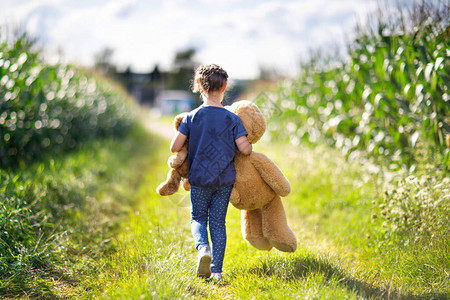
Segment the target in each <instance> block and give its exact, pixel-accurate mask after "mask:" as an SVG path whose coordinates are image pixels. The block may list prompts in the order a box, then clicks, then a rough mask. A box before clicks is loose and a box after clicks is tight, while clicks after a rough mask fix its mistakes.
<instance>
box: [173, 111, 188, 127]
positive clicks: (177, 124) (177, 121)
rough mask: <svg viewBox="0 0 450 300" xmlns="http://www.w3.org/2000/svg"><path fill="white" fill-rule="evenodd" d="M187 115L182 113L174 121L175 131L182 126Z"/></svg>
mask: <svg viewBox="0 0 450 300" xmlns="http://www.w3.org/2000/svg"><path fill="white" fill-rule="evenodd" d="M186 115H187V113H181V114H179V115H176V116H175V118H174V119H173V128H175V130H178V126H180V123H181V121H183V118H184V117H185V116H186Z"/></svg>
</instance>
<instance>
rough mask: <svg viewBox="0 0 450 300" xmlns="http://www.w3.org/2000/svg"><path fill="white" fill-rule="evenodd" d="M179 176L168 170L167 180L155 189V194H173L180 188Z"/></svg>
mask: <svg viewBox="0 0 450 300" xmlns="http://www.w3.org/2000/svg"><path fill="white" fill-rule="evenodd" d="M180 181H181V176H180V174H179V173H178V172H177V170H175V169H170V171H169V174H167V179H166V181H164V182H163V183H161V184H160V185H158V187H157V188H156V192H157V193H158V194H160V195H161V196H169V195H173V194H175V193H176V192H177V191H178V189H179V188H180Z"/></svg>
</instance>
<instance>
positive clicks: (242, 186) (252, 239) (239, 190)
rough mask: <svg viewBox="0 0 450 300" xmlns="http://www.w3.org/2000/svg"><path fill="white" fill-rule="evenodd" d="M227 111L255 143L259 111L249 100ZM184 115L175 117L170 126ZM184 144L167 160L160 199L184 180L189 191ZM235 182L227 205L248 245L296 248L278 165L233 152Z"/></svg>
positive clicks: (285, 186)
mask: <svg viewBox="0 0 450 300" xmlns="http://www.w3.org/2000/svg"><path fill="white" fill-rule="evenodd" d="M227 109H229V110H230V111H232V112H234V113H235V114H236V115H238V116H239V117H240V119H241V120H242V123H243V124H244V127H245V129H246V130H247V132H248V136H247V139H248V141H249V142H250V143H252V144H254V143H256V142H257V141H258V140H259V139H260V138H261V137H262V135H263V134H264V132H265V130H266V121H265V119H264V116H263V115H262V113H261V111H260V110H259V108H258V107H257V106H256V105H255V104H253V103H252V102H250V101H239V102H236V103H235V104H233V105H232V106H230V107H227ZM184 116H185V114H180V115H178V116H176V117H175V120H174V127H175V129H178V125H179V124H180V122H181V120H182V119H183V117H184ZM187 149H188V147H187V144H185V145H184V146H183V148H182V149H181V150H180V152H178V153H176V154H174V155H172V156H171V157H169V167H170V168H171V170H170V171H169V174H168V176H167V180H166V181H165V182H163V183H161V184H160V185H159V186H158V188H157V192H158V194H160V195H161V196H166V195H172V194H174V193H176V192H177V191H178V189H179V186H180V181H181V180H182V179H183V178H184V182H183V183H184V185H186V186H183V188H184V189H185V190H187V191H188V190H190V185H189V182H188V181H187V178H188V159H187ZM234 165H235V168H236V181H235V183H234V187H233V190H232V192H231V197H230V202H231V204H233V206H235V207H236V208H238V209H240V210H242V213H241V228H242V235H243V237H244V239H246V240H247V241H248V242H249V243H250V244H251V245H252V246H254V247H255V248H257V249H260V250H270V249H272V247H275V248H277V249H278V250H280V251H284V252H293V251H295V250H296V249H297V240H296V238H295V235H294V233H293V232H292V230H291V229H290V228H289V226H288V224H287V219H286V214H285V212H284V207H283V204H282V203H281V198H280V196H281V197H284V196H287V195H288V194H289V193H290V191H291V186H290V184H289V181H288V180H287V179H286V177H285V176H284V174H283V172H282V171H281V170H280V169H279V168H278V166H277V165H276V164H275V163H274V162H273V161H271V160H270V159H269V158H268V157H267V156H265V155H264V154H262V153H257V152H252V153H251V154H250V155H248V156H244V155H242V154H241V153H240V152H237V153H236V157H235V162H234Z"/></svg>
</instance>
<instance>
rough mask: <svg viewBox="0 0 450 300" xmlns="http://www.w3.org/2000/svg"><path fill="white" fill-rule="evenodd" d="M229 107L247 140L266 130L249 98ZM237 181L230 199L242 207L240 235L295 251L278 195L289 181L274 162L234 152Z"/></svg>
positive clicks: (261, 246) (266, 245) (286, 189)
mask: <svg viewBox="0 0 450 300" xmlns="http://www.w3.org/2000/svg"><path fill="white" fill-rule="evenodd" d="M228 109H229V110H230V111H232V112H234V113H235V114H236V115H238V116H239V118H240V119H241V121H242V123H243V124H244V127H245V129H246V130H247V132H248V136H247V139H248V141H249V142H250V143H251V144H254V143H256V142H257V141H258V140H259V139H260V138H261V136H262V135H263V134H264V132H265V130H266V121H265V119H264V116H263V115H262V114H261V111H260V110H259V109H258V106H256V105H255V104H254V103H252V102H250V101H238V102H236V103H234V104H233V105H231V106H230V107H228ZM234 166H235V168H236V181H235V183H234V188H233V191H232V192H231V197H230V202H231V204H233V205H234V206H235V207H236V208H238V209H240V210H242V213H241V228H242V235H243V236H244V239H246V240H247V241H248V242H249V243H250V244H251V245H253V246H254V247H255V248H257V249H260V250H270V249H272V246H273V247H275V248H277V249H278V250H281V251H284V252H294V251H295V250H296V249H297V240H296V238H295V235H294V233H293V232H292V230H291V229H290V228H289V226H288V224H287V220H286V214H285V212H284V208H283V204H282V203H281V198H280V196H287V195H288V194H289V193H290V191H291V186H290V184H289V181H288V180H287V179H286V177H285V176H284V174H283V172H282V171H281V170H280V169H279V168H278V167H277V165H276V164H275V163H274V162H273V161H271V160H270V159H269V158H268V157H267V156H265V155H264V154H262V153H258V152H254V151H253V152H252V153H251V154H250V155H248V156H245V155H243V154H241V153H240V152H239V151H238V152H237V153H236V157H235V161H234Z"/></svg>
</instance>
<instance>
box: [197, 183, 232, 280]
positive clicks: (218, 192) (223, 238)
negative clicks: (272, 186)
mask: <svg viewBox="0 0 450 300" xmlns="http://www.w3.org/2000/svg"><path fill="white" fill-rule="evenodd" d="M232 189H233V186H229V187H221V188H199V187H193V186H192V187H191V204H192V210H191V230H192V235H193V236H194V241H195V248H196V249H197V250H198V249H199V246H200V245H208V246H209V239H208V229H207V227H208V221H209V231H210V233H211V242H212V248H211V253H212V261H211V272H213V273H222V265H223V259H224V257H225V247H226V244H227V232H226V226H225V218H226V216H227V209H228V202H229V201H230V194H231V190H232Z"/></svg>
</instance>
